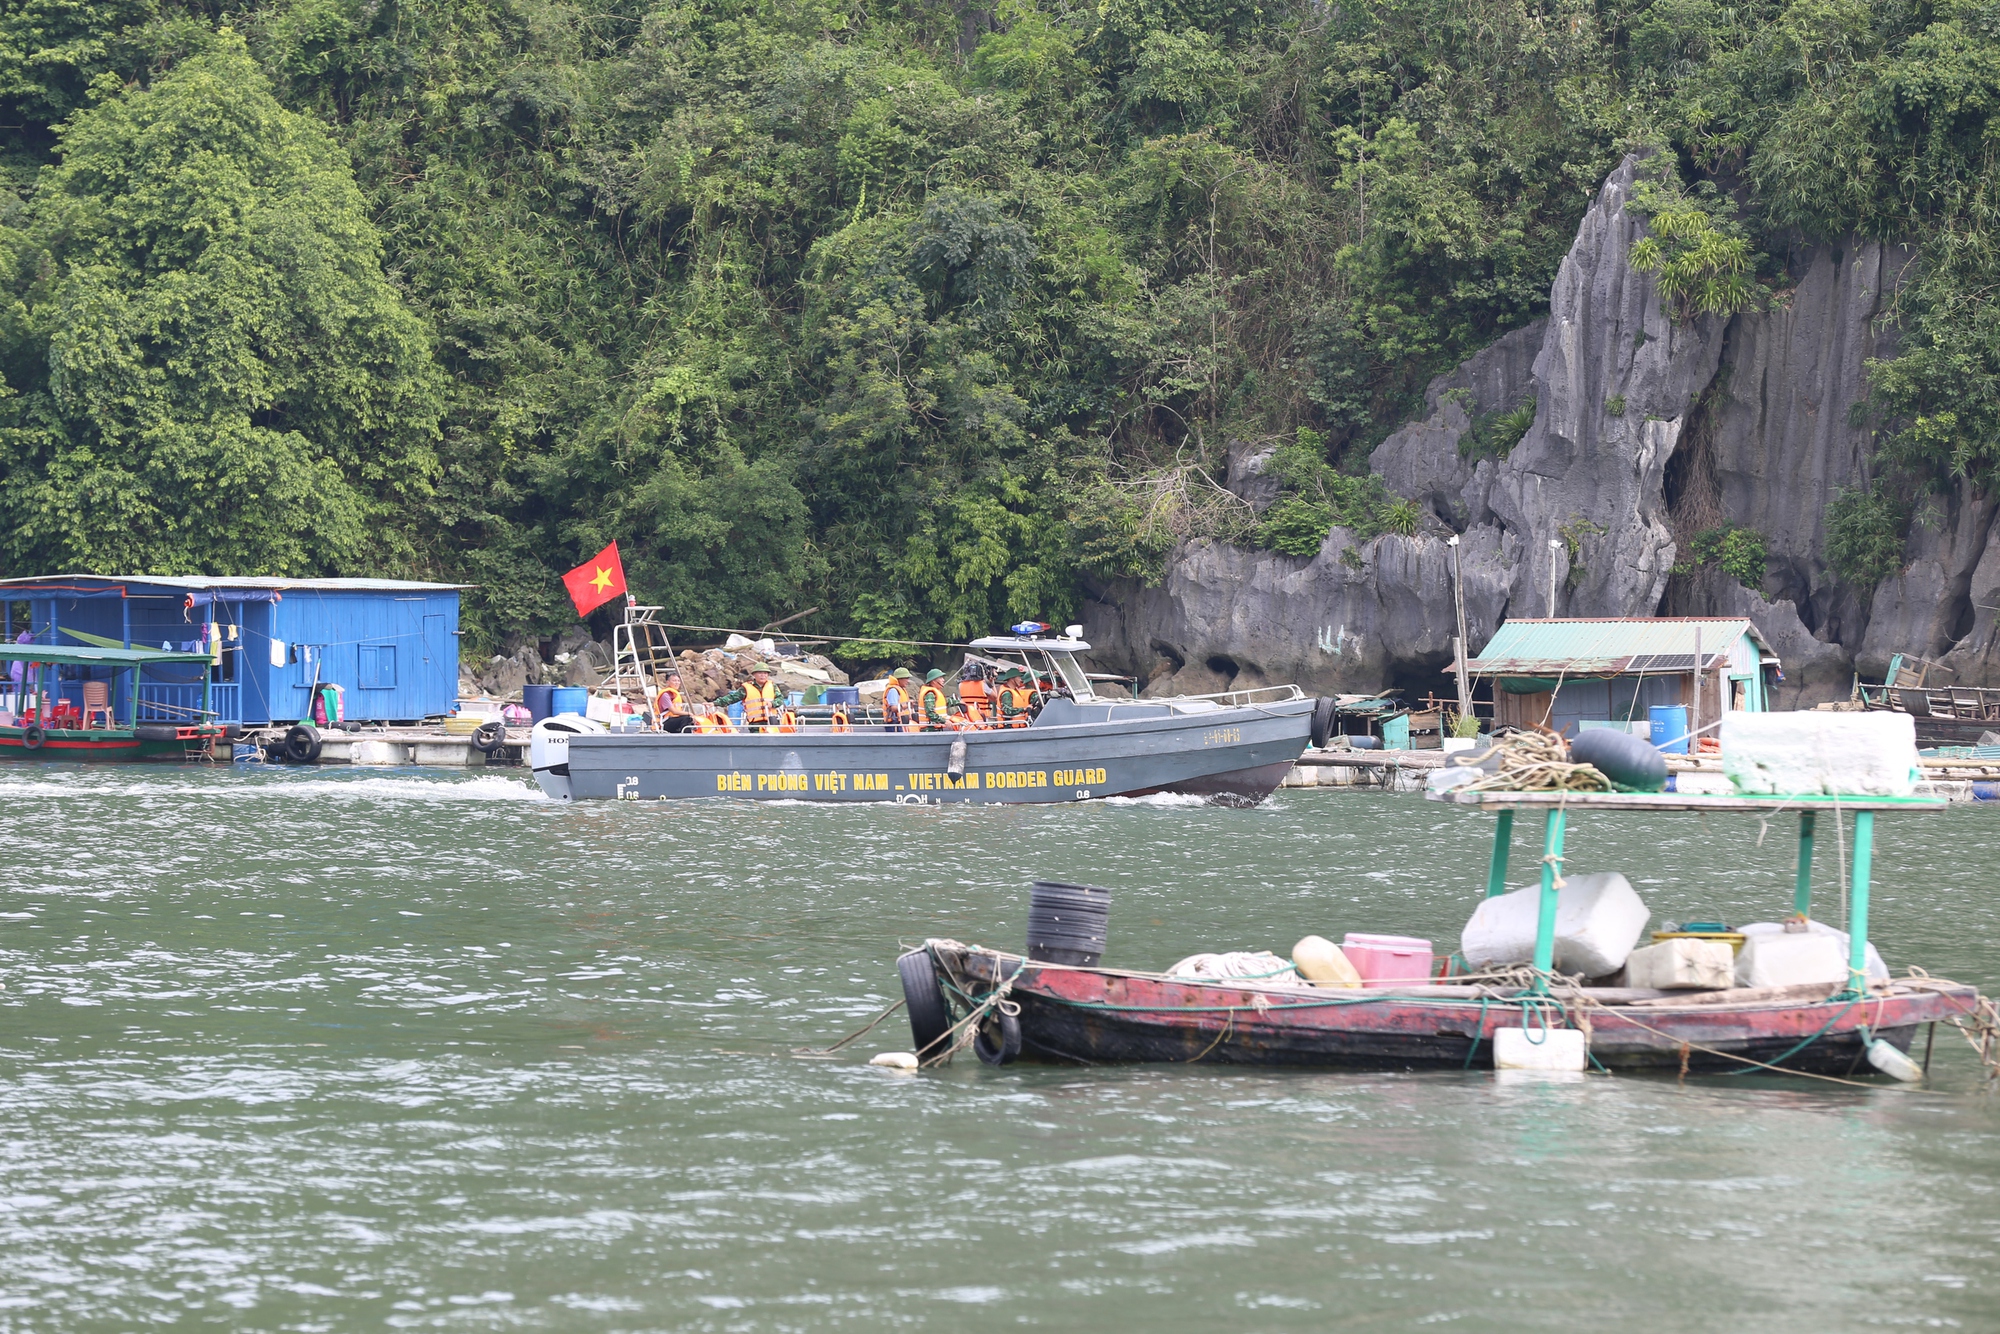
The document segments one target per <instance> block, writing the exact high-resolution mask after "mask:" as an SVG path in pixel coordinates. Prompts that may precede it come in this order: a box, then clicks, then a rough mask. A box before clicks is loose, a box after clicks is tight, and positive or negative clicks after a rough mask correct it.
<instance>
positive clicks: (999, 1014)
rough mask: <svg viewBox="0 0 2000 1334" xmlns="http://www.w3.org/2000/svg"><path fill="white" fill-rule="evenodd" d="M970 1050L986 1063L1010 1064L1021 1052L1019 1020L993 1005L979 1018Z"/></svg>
mask: <svg viewBox="0 0 2000 1334" xmlns="http://www.w3.org/2000/svg"><path fill="white" fill-rule="evenodd" d="M972 1050H973V1052H974V1053H975V1054H976V1055H977V1056H978V1057H979V1059H980V1060H982V1061H984V1062H985V1063H986V1064H988V1065H1012V1064H1013V1063H1014V1059H1015V1058H1016V1057H1017V1056H1019V1055H1020V1054H1021V1021H1020V1020H1019V1019H1018V1018H1016V1017H1015V1016H1013V1015H1011V1014H1008V1013H1007V1012H1006V1011H1005V1010H1003V1009H1001V1008H1000V1007H999V1006H997V1005H996V1006H994V1007H993V1008H992V1009H990V1010H988V1011H987V1012H986V1014H985V1015H984V1016H983V1017H982V1018H981V1019H980V1021H979V1028H978V1031H976V1032H975V1033H973V1035H972Z"/></svg>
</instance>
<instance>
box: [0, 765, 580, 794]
mask: <svg viewBox="0 0 2000 1334" xmlns="http://www.w3.org/2000/svg"><path fill="white" fill-rule="evenodd" d="M192 777H193V776H192V775H187V774H180V773H175V772H172V771H167V772H153V773H145V774H143V775H135V776H131V777H127V776H125V775H122V774H118V775H114V774H109V773H101V772H94V771H93V772H84V773H75V774H64V775H61V776H56V775H35V776H28V775H18V776H17V775H14V774H5V773H0V800H10V799H20V798H32V797H54V798H62V797H84V798H88V799H90V800H93V801H101V800H103V799H105V798H110V797H158V796H162V795H164V794H166V793H170V792H173V791H175V790H176V789H182V790H186V789H192V788H195V787H199V788H200V790H201V794H202V797H203V799H204V800H218V799H220V800H225V801H226V800H253V801H254V800H260V799H268V798H277V799H280V800H287V801H290V800H298V799H311V798H321V799H331V800H336V801H369V800H389V801H546V800H547V798H546V797H544V796H543V795H542V792H541V790H540V789H539V788H537V787H535V786H534V785H533V784H532V783H529V782H526V781H524V780H522V779H519V778H502V777H499V776H498V775H492V774H482V775H480V776H479V777H476V778H390V777H384V776H369V777H363V776H359V775H352V774H346V773H328V772H327V771H325V770H319V771H316V772H315V771H301V772H299V773H297V774H286V775H284V776H282V777H279V776H276V775H271V774H257V775H241V776H240V780H241V781H237V782H228V781H224V782H220V783H217V782H212V781H199V782H196V781H190V779H191V778H192ZM203 777H204V778H206V777H207V776H206V775H204V776H203Z"/></svg>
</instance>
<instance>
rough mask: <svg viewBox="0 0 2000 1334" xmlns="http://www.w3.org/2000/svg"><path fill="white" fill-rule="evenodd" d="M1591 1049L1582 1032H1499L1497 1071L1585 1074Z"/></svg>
mask: <svg viewBox="0 0 2000 1334" xmlns="http://www.w3.org/2000/svg"><path fill="white" fill-rule="evenodd" d="M1589 1050H1590V1049H1589V1046H1588V1045H1587V1044H1586V1043H1585V1042H1584V1039H1583V1030H1582V1029H1580V1028H1550V1029H1540V1028H1496V1029H1494V1030H1493V1068H1494V1069H1495V1070H1568V1071H1578V1070H1582V1069H1583V1067H1584V1065H1585V1064H1586V1063H1587V1062H1588V1061H1589V1059H1590V1056H1589Z"/></svg>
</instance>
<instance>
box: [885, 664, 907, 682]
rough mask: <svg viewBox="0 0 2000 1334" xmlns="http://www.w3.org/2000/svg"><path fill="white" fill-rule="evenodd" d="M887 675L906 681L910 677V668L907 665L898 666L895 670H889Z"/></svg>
mask: <svg viewBox="0 0 2000 1334" xmlns="http://www.w3.org/2000/svg"><path fill="white" fill-rule="evenodd" d="M889 675H890V676H891V677H894V678H895V679H897V680H899V681H907V680H909V679H910V669H909V668H907V667H898V668H897V669H896V670H895V671H893V672H890V673H889Z"/></svg>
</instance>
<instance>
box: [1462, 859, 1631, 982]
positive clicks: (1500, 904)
mask: <svg viewBox="0 0 2000 1334" xmlns="http://www.w3.org/2000/svg"><path fill="white" fill-rule="evenodd" d="M1541 911H1542V891H1541V888H1540V887H1539V886H1533V885H1531V886H1529V887H1528V888H1527V889H1517V890H1515V891H1513V892H1512V893H1510V894H1502V895H1500V896H1499V897H1498V898H1492V899H1486V900H1484V901H1483V902H1482V903H1480V905H1479V907H1478V908H1477V909H1476V910H1475V911H1474V912H1473V914H1472V920H1471V921H1469V922H1467V923H1466V924H1465V931H1464V933H1463V934H1462V935H1461V936H1460V937H1459V943H1458V949H1459V953H1461V954H1463V955H1464V956H1465V961H1466V962H1467V963H1468V964H1470V965H1471V966H1472V967H1474V968H1499V967H1506V966H1508V965H1510V964H1519V963H1532V962H1534V958H1535V927H1536V924H1537V921H1538V919H1539V918H1540V916H1541ZM1651 916H1652V913H1651V910H1650V909H1648V908H1647V907H1646V904H1645V902H1644V901H1643V900H1642V899H1640V897H1639V895H1638V893H1637V892H1636V891H1635V890H1634V889H1633V888H1632V885H1631V882H1630V881H1628V880H1626V879H1625V877H1624V876H1622V875H1620V874H1618V872H1616V871H1598V872H1594V873H1592V874H1589V875H1573V876H1570V877H1569V878H1568V880H1567V882H1566V883H1565V884H1564V885H1563V887H1562V888H1561V889H1559V890H1557V891H1556V950H1555V960H1554V963H1555V968H1556V971H1557V972H1562V973H1580V974H1582V975H1583V976H1584V977H1603V976H1605V975H1606V974H1607V973H1615V972H1617V971H1618V970H1619V969H1620V968H1622V967H1624V966H1625V958H1626V956H1627V955H1629V954H1630V953H1631V952H1632V947H1633V946H1634V945H1636V944H1637V943H1638V942H1639V933H1640V932H1641V931H1643V930H1645V929H1646V921H1647V919H1648V918H1649V917H1651Z"/></svg>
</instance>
